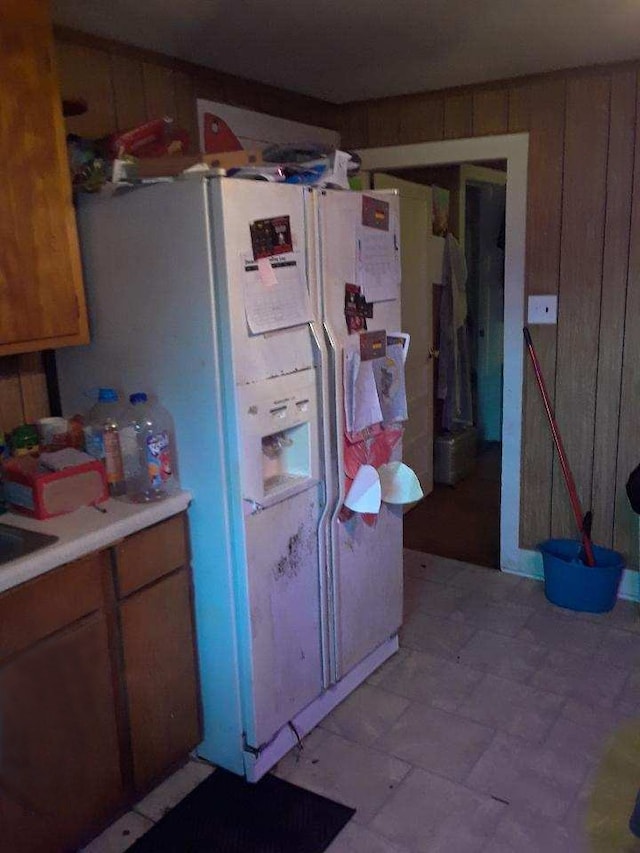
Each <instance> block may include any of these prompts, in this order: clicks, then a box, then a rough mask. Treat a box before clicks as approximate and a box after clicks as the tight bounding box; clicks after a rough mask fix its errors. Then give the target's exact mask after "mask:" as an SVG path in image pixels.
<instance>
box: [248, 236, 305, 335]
mask: <svg viewBox="0 0 640 853" xmlns="http://www.w3.org/2000/svg"><path fill="white" fill-rule="evenodd" d="M242 262H243V265H244V310H245V315H246V318H247V323H248V325H249V329H250V330H251V332H252V333H253V334H254V335H261V334H264V333H265V332H273V331H276V329H287V328H289V327H291V326H301V325H302V324H303V323H308V322H309V321H311V320H313V312H312V311H311V302H310V300H309V291H308V290H307V282H306V279H305V275H304V264H303V263H302V262H301V257H300V253H299V252H289V253H287V254H284V255H276V256H274V257H271V258H265V259H264V260H263V261H262V264H263V267H264V264H265V262H266V263H268V264H269V270H265V269H264V268H262V269H261V268H260V267H259V265H258V263H259V262H258V261H255V260H254V259H253V256H251V255H243V258H242Z"/></svg>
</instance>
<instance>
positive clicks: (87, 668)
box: [0, 614, 123, 851]
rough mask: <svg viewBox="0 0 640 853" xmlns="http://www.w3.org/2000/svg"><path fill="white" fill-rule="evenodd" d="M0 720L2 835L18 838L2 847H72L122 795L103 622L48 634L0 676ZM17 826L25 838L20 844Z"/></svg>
mask: <svg viewBox="0 0 640 853" xmlns="http://www.w3.org/2000/svg"><path fill="white" fill-rule="evenodd" d="M0 715H1V716H0V814H1V815H2V817H3V819H4V823H5V826H3V828H2V833H3V837H6V838H16V839H23V840H22V841H21V842H20V845H19V846H18V847H17V848H14V847H13V846H10V847H8V848H7V849H12V850H13V849H20V850H22V849H25V850H30V851H41V850H42V851H45V850H46V851H52V850H56V851H58V850H71V849H75V848H76V847H77V845H78V844H79V843H80V842H81V841H82V840H83V839H85V838H86V837H87V833H89V835H90V834H91V832H92V831H93V832H95V831H96V830H97V829H99V828H100V826H101V825H102V824H104V823H105V822H106V821H107V820H108V819H109V818H110V817H111V816H112V815H113V814H114V813H115V812H116V811H117V809H118V806H119V805H120V803H121V802H122V797H123V787H122V777H121V772H120V759H119V744H118V736H117V729H116V714H115V704H114V691H113V681H112V669H111V660H110V653H109V645H108V635H107V626H106V622H105V618H104V616H103V615H102V614H94V615H93V616H90V617H88V618H86V619H84V620H82V621H81V622H78V623H76V624H75V626H73V627H71V628H68V629H66V630H64V631H61V632H59V633H57V634H54V635H52V636H51V637H49V638H48V639H46V640H43V641H42V642H40V643H38V644H36V645H35V646H33V647H32V648H31V649H30V650H29V651H26V652H23V653H21V654H18V655H16V656H15V657H14V658H12V659H11V660H10V661H9V662H7V663H6V664H5V665H4V666H3V667H2V668H0ZM26 816H29V819H27V817H26ZM25 827H28V831H29V833H31V834H32V838H31V840H30V841H29V842H28V843H26V845H25V842H24V836H23V834H22V833H23V832H24V831H25ZM47 830H48V831H49V832H50V833H51V834H50V835H48V836H47V835H45V831H47ZM15 843H16V844H17V843H18V842H17V841H16V842H15ZM0 847H2V841H1V840H0Z"/></svg>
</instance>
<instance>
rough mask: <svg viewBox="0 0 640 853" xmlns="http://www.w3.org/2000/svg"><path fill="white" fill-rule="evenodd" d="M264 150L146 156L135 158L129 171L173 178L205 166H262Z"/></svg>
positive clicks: (132, 175)
mask: <svg viewBox="0 0 640 853" xmlns="http://www.w3.org/2000/svg"><path fill="white" fill-rule="evenodd" d="M261 164H262V151H260V150H258V149H254V150H251V151H221V152H216V153H215V154H193V155H191V156H190V155H184V154H179V155H171V156H167V157H144V158H139V159H137V160H135V161H134V162H133V163H132V164H131V165H130V167H129V164H127V167H128V168H127V172H128V177H129V178H164V177H167V178H173V177H177V176H178V175H181V174H182V173H183V172H186V171H187V169H193V167H195V166H203V167H206V168H209V169H239V168H242V167H243V166H260V165H261Z"/></svg>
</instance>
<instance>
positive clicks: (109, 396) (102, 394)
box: [98, 388, 118, 403]
mask: <svg viewBox="0 0 640 853" xmlns="http://www.w3.org/2000/svg"><path fill="white" fill-rule="evenodd" d="M98 400H99V401H100V402H101V403H114V402H117V400H118V392H117V391H115V390H114V389H113V388H99V389H98Z"/></svg>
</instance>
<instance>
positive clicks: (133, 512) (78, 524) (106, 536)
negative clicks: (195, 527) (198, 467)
mask: <svg viewBox="0 0 640 853" xmlns="http://www.w3.org/2000/svg"><path fill="white" fill-rule="evenodd" d="M190 502H191V493H190V492H186V491H178V492H175V493H173V494H171V495H169V496H168V497H167V498H165V499H164V500H161V501H156V502H154V503H148V504H133V503H126V502H125V501H120V500H114V499H112V498H110V499H109V500H108V501H106V502H105V503H103V504H100V506H101V507H102V508H104V509H105V510H106V512H104V513H103V512H100V511H99V510H97V509H96V508H95V507H90V506H85V507H82V508H81V509H77V510H76V511H75V512H70V513H68V514H67V515H60V516H58V517H57V518H50V519H48V520H47V521H37V520H36V519H34V518H29V517H28V516H26V515H20V514H19V513H15V512H7V513H5V514H4V515H0V523H2V524H8V525H11V526H13V527H21V528H23V529H25V530H35V531H36V532H38V533H48V534H50V535H52V536H57V537H58V541H57V542H54V543H53V544H52V545H47V546H46V547H44V548H41V549H40V550H38V551H34V552H33V553H31V554H27V555H26V556H24V557H19V558H18V559H16V560H11V561H10V562H8V563H2V564H0V592H4V591H5V590H7V589H11V587H14V586H17V585H18V584H21V583H24V582H25V581H28V580H32V579H33V578H35V577H38V575H42V574H44V573H45V572H48V571H49V570H50V569H54V568H56V567H57V566H61V565H63V564H64V563H68V562H70V561H71V560H77V559H78V558H79V557H84V556H85V554H90V553H91V552H93V551H98V550H100V549H101V548H106V547H107V546H109V545H113V544H114V543H115V542H117V541H118V540H120V539H123V538H124V537H125V536H129V535H131V534H132V533H136V532H137V531H138V530H142V529H143V528H145V527H150V526H151V525H152V524H156V523H157V522H159V521H163V520H164V519H165V518H169V517H170V516H172V515H176V513H178V512H183V511H184V510H185V509H186V508H187V507H188V506H189V503H190Z"/></svg>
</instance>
